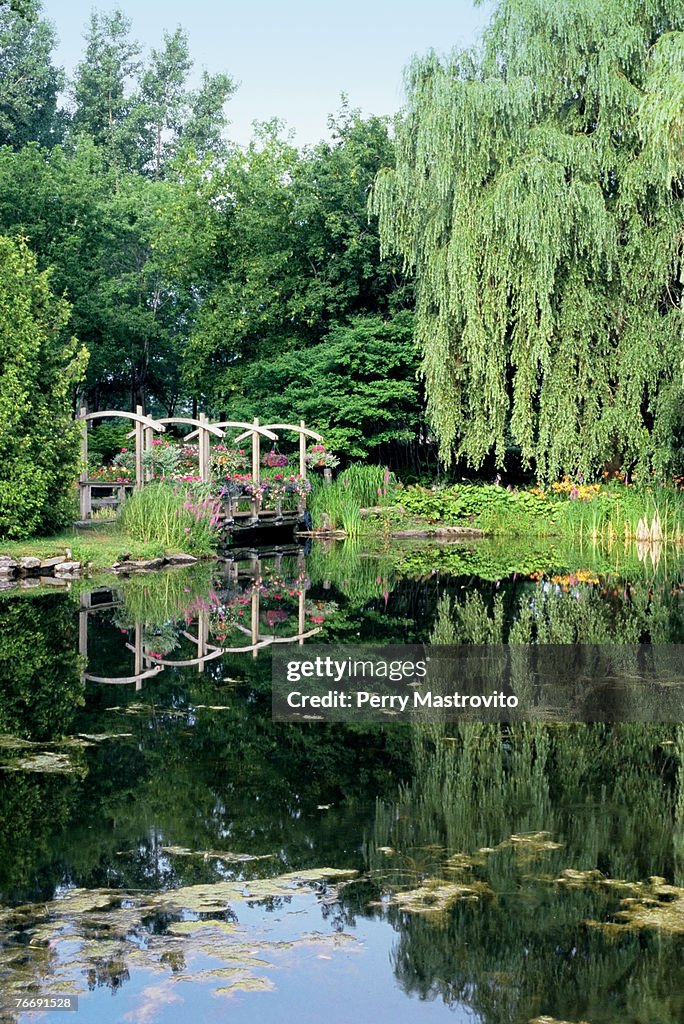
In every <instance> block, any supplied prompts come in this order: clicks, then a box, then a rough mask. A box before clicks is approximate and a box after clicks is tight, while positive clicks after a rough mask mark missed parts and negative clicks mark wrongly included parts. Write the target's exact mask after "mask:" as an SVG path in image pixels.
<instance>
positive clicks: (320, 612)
mask: <svg viewBox="0 0 684 1024" xmlns="http://www.w3.org/2000/svg"><path fill="white" fill-rule="evenodd" d="M337 609H338V604H337V601H307V602H306V604H305V605H304V611H305V614H306V617H307V618H308V619H310V621H311V622H315V623H317V624H320V623H321V622H325V620H326V619H327V618H328V616H329V615H333V614H334V613H335V612H336V611H337Z"/></svg>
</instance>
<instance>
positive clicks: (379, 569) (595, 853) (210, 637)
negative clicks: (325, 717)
mask: <svg viewBox="0 0 684 1024" xmlns="http://www.w3.org/2000/svg"><path fill="white" fill-rule="evenodd" d="M680 585H681V573H680V566H679V559H678V556H677V553H676V552H666V551H658V552H655V553H654V552H653V551H643V550H641V551H636V550H631V551H623V550H622V549H620V550H619V551H618V550H613V551H611V552H601V551H596V550H591V549H590V550H572V549H567V550H566V549H535V548H519V549H517V550H513V549H511V548H507V549H501V548H498V547H496V546H492V545H490V544H488V543H481V544H478V545H471V546H460V545H443V546H439V547H436V546H428V545H423V546H406V547H400V546H396V545H395V546H393V547H392V548H388V549H387V550H378V551H374V552H369V551H366V550H363V549H362V548H359V547H356V546H350V545H341V544H337V545H333V546H329V547H324V546H315V547H314V548H313V549H312V550H310V551H308V552H307V553H306V555H305V554H304V553H303V552H298V553H296V552H288V551H285V552H279V553H273V552H271V553H270V554H269V553H268V552H264V553H262V554H261V557H259V558H256V557H251V558H250V557H247V556H245V557H244V558H241V559H239V560H237V561H234V562H233V563H228V564H224V563H218V564H212V565H200V566H196V567H194V568H193V569H191V570H186V569H182V570H181V569H175V570H171V571H168V572H166V573H161V574H157V575H155V576H151V575H146V576H142V575H141V576H131V577H130V578H128V579H122V578H114V577H103V578H102V579H98V580H93V581H91V582H90V583H86V582H84V583H82V584H78V585H74V587H72V589H71V591H70V592H69V593H54V592H44V591H36V592H33V591H26V592H22V593H19V592H17V591H7V592H5V593H3V594H0V843H1V849H2V858H1V859H0V992H1V999H0V1021H2V1022H3V1024H4V1022H10V1021H12V1022H14V1021H22V1022H24V1021H28V1020H32V1019H40V1020H45V1021H49V1022H52V1021H54V1022H56V1024H64V1022H65V1021H68V1020H70V1019H74V1020H78V1022H79V1024H91V1022H98V1024H99V1022H119V1021H132V1022H142V1024H145V1022H150V1024H154V1022H159V1024H175V1022H181V1021H182V1022H186V1021H190V1020H202V1021H222V1020H225V1019H231V1020H235V1021H240V1022H245V1024H251V1022H255V1024H256V1022H259V1024H269V1022H271V1021H272V1022H276V1021H278V1022H282V1021H284V1020H287V1021H289V1020H293V1021H294V1020H297V1021H298V1022H312V1024H313V1022H319V1021H321V1020H326V1021H327V1022H328V1024H347V1022H349V1021H352V1020H355V1021H370V1020H373V1021H380V1022H384V1021H388V1022H389V1021H392V1022H399V1024H401V1022H410V1024H413V1022H421V1021H446V1020H449V1021H454V1022H460V1021H464V1022H465V1021H468V1022H482V1024H526V1022H529V1021H539V1022H551V1021H564V1022H581V1021H583V1022H588V1024H608V1022H610V1024H614V1022H615V1024H617V1022H625V1024H637V1022H638V1024H675V1022H679V1021H681V1020H684V956H683V954H684V888H680V886H684V787H683V786H682V782H683V779H684V773H683V769H682V765H683V763H684V728H682V726H680V725H676V724H675V725H672V724H669V725H658V724H650V725H634V724H621V725H609V724H596V725H580V724H577V725H548V724H547V725H545V724H529V725H520V724H518V725H512V726H505V725H484V724H479V725H478V724H477V723H468V724H465V723H464V724H458V723H452V724H449V723H441V724H432V725H426V724H421V725H412V724H410V723H397V722H391V721H390V722H388V723H387V724H386V725H362V724H355V725H341V724H326V723H322V722H308V723H297V724H290V723H275V722H273V721H272V720H271V647H272V645H273V643H274V642H278V643H283V644H292V645H294V647H297V648H299V646H300V642H301V644H303V645H306V644H307V643H316V644H320V643H329V642H336V643H366V642H377V643H420V642H428V641H429V642H434V643H450V644H454V643H470V644H472V643H475V644H482V643H511V644H514V643H520V642H539V643H554V644H564V643H573V642H578V641H583V642H590V643H597V644H603V643H625V644H635V643H649V642H653V643H659V644H663V643H665V644H666V643H682V642H684V617H683V614H682V612H683V607H682V605H683V601H682V597H681V591H680ZM61 994H63V995H65V994H77V995H78V999H79V1009H78V1014H77V1016H76V1017H74V1018H71V1017H69V1016H68V1015H65V1013H64V1012H61V1011H60V1012H50V1011H48V1012H47V1013H44V1014H42V1015H41V1016H40V1017H38V1016H37V1015H34V1014H29V1013H25V1012H21V1010H19V1009H18V1008H17V1003H18V1001H19V1000H21V999H31V998H39V997H43V998H44V997H50V996H55V995H61Z"/></svg>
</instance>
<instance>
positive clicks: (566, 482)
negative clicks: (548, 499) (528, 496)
mask: <svg viewBox="0 0 684 1024" xmlns="http://www.w3.org/2000/svg"><path fill="white" fill-rule="evenodd" d="M551 490H552V491H553V493H554V494H567V496H568V498H570V500H571V501H577V500H578V499H579V500H580V501H592V500H593V499H594V498H595V497H597V495H598V494H599V493H600V491H601V485H600V484H585V483H574V482H573V481H572V480H571V479H570V478H569V477H567V476H564V477H563V479H562V480H560V481H558V482H557V483H555V484H551ZM534 492H535V493H541V496H542V497H543V496H544V493H543V491H541V492H540V491H539V489H535V491H534Z"/></svg>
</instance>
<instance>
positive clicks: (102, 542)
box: [0, 523, 165, 569]
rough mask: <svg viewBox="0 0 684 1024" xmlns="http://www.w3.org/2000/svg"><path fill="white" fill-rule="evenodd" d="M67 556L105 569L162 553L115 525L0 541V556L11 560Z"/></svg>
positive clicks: (151, 543) (158, 547) (161, 549)
mask: <svg viewBox="0 0 684 1024" xmlns="http://www.w3.org/2000/svg"><path fill="white" fill-rule="evenodd" d="M67 552H70V554H69V556H68V557H69V559H70V560H71V559H73V560H75V561H77V562H81V564H82V565H84V566H89V567H90V568H92V569H106V568H108V567H109V566H111V565H113V564H114V563H115V562H118V561H119V560H120V559H121V557H122V556H123V555H128V556H129V557H130V558H136V559H137V558H141V559H142V558H159V557H161V556H163V555H164V553H165V552H164V546H163V545H162V544H159V543H157V542H155V541H149V542H147V543H145V542H142V541H138V540H133V539H131V538H130V537H129V536H127V534H125V533H124V532H123V531H122V530H121V529H120V528H119V527H118V526H117V524H116V523H107V524H103V525H102V526H91V527H88V528H87V529H81V530H77V529H75V528H74V527H72V528H70V529H65V530H62V532H61V533H56V534H54V536H52V537H36V538H34V539H32V540H17V541H10V540H0V555H11V556H12V558H17V557H19V556H20V555H33V556H35V557H36V558H52V557H54V556H55V555H63V554H66V553H67Z"/></svg>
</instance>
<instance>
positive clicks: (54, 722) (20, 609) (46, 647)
mask: <svg viewBox="0 0 684 1024" xmlns="http://www.w3.org/2000/svg"><path fill="white" fill-rule="evenodd" d="M80 704H83V685H82V683H81V665H80V659H79V656H78V630H77V627H76V621H75V618H74V607H73V604H72V603H71V601H69V599H68V598H66V597H65V596H64V595H51V594H49V595H46V596H43V597H38V598H31V597H28V596H27V597H24V598H19V599H15V600H3V601H0V732H4V733H13V734H15V735H19V736H24V737H27V738H29V739H33V740H47V739H52V738H54V737H59V736H62V735H64V734H66V733H68V732H69V731H70V729H71V724H72V722H73V718H74V713H75V711H76V708H77V707H78V706H79V705H80Z"/></svg>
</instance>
